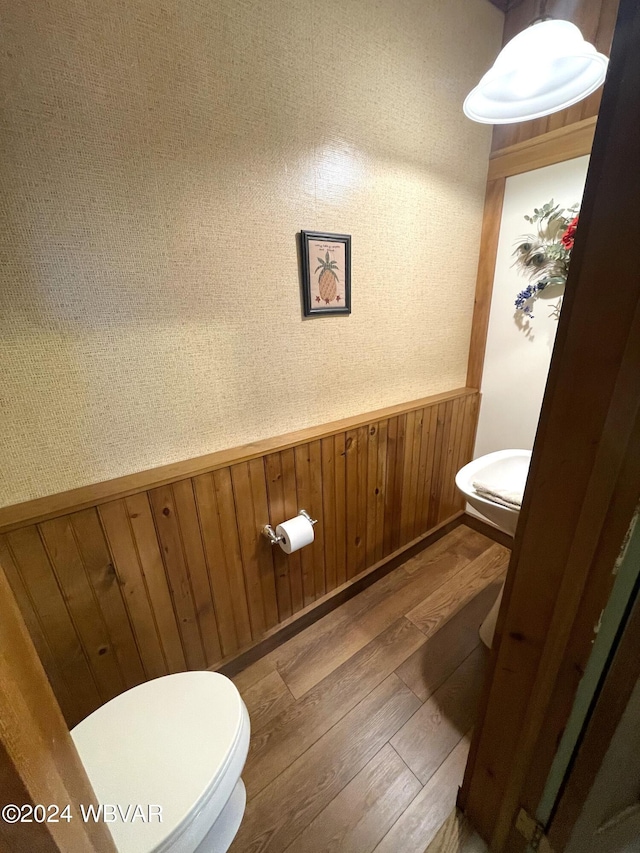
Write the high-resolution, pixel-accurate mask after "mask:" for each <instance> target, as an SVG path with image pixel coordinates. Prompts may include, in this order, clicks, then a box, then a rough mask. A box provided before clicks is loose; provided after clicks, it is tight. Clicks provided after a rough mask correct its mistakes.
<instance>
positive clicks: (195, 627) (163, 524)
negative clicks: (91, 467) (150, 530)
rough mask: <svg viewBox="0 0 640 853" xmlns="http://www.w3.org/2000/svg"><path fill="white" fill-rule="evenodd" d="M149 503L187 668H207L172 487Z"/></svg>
mask: <svg viewBox="0 0 640 853" xmlns="http://www.w3.org/2000/svg"><path fill="white" fill-rule="evenodd" d="M149 502H150V504H151V509H152V511H153V518H154V521H155V525H156V530H157V531H158V539H159V542H160V545H161V551H162V559H163V562H164V565H165V569H166V572H167V578H168V580H169V588H170V590H171V598H172V601H173V607H174V609H175V612H176V616H177V619H178V629H179V631H180V636H181V637H182V647H183V649H184V654H185V659H186V662H187V668H188V669H206V666H207V659H206V656H205V652H204V647H203V644H202V637H201V635H200V626H199V623H198V616H197V612H196V603H195V600H194V594H193V587H192V585H191V578H190V576H189V568H188V566H187V562H186V559H185V554H184V550H183V546H182V536H181V532H180V524H179V518H178V514H177V510H176V504H175V498H174V492H173V486H162V487H161V488H159V489H153V491H151V492H149Z"/></svg>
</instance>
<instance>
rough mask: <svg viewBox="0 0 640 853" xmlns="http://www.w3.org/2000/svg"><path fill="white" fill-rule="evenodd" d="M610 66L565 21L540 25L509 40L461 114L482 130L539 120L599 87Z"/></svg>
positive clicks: (552, 21) (575, 101)
mask: <svg viewBox="0 0 640 853" xmlns="http://www.w3.org/2000/svg"><path fill="white" fill-rule="evenodd" d="M608 62H609V60H608V59H607V57H606V56H604V55H603V54H601V53H598V51H597V50H596V49H595V47H594V46H593V45H592V44H589V42H586V41H585V40H584V39H583V37H582V33H581V32H580V30H579V29H578V27H576V26H575V24H572V23H570V22H569V21H556V20H550V21H541V22H540V23H537V24H533V25H532V26H530V27H528V28H527V29H526V30H523V31H522V32H521V33H518V35H517V36H515V38H512V39H511V41H510V42H508V43H507V44H506V45H505V46H504V47H503V48H502V50H501V51H500V53H499V54H498V58H497V59H496V61H495V62H494V64H493V66H492V67H491V68H490V69H489V71H487V73H486V74H485V75H484V77H483V78H482V80H480V82H479V83H478V85H477V86H476V87H475V89H473V90H472V91H471V92H470V93H469V94H468V95H467V97H466V99H465V102H464V106H463V109H464V112H465V115H466V116H468V117H469V118H470V119H472V120H473V121H478V122H481V123H483V124H510V123H511V122H517V121H527V120H528V119H534V118H540V116H546V115H549V114H550V113H555V112H557V111H558V110H563V109H565V107H570V106H571V105H572V104H576V103H577V102H578V101H581V100H582V99H583V98H586V97H587V95H590V94H591V93H592V92H595V90H596V89H597V88H598V86H601V85H602V83H603V82H604V78H605V75H606V73H607V64H608Z"/></svg>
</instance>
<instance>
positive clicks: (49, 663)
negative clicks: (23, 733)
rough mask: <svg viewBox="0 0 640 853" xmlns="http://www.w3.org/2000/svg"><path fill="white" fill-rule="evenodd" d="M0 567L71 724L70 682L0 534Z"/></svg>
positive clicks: (73, 720)
mask: <svg viewBox="0 0 640 853" xmlns="http://www.w3.org/2000/svg"><path fill="white" fill-rule="evenodd" d="M0 567H1V569H2V570H3V571H4V573H5V575H6V578H7V580H8V581H9V586H10V587H11V591H12V593H13V596H14V598H15V600H16V603H17V605H18V607H19V609H20V613H21V614H22V618H23V619H24V623H25V625H26V626H27V630H28V631H29V634H30V636H31V639H32V641H33V645H34V646H35V649H36V651H37V653H38V657H39V658H40V660H41V662H42V666H43V667H44V670H45V672H46V674H47V678H48V679H49V681H50V682H51V686H52V688H53V692H54V693H55V695H56V698H57V700H58V703H59V705H60V707H61V709H62V713H63V714H64V717H65V719H66V721H67V725H69V726H72V725H74V724H75V723H76V722H78V720H77V713H76V707H75V701H74V698H73V696H72V690H70V688H69V685H68V684H67V683H66V681H65V679H64V675H63V673H62V672H61V670H60V667H59V664H58V660H57V659H56V655H55V652H54V650H53V649H52V648H51V646H50V645H49V641H48V639H47V637H46V634H45V632H44V630H43V626H42V625H41V623H40V617H39V616H38V613H37V611H36V609H35V607H34V605H33V602H32V601H31V596H30V594H29V591H28V589H27V587H26V585H25V583H24V581H23V579H22V575H21V574H20V570H19V568H18V565H17V563H16V562H15V560H14V559H13V554H12V553H11V549H10V548H9V542H8V539H7V536H0Z"/></svg>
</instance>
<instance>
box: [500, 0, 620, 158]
mask: <svg viewBox="0 0 640 853" xmlns="http://www.w3.org/2000/svg"><path fill="white" fill-rule="evenodd" d="M618 2H619V0H548V3H547V14H548V15H551V17H553V18H560V19H563V20H565V21H571V22H572V23H574V24H576V26H578V27H579V28H580V30H581V32H582V35H583V36H584V37H585V39H586V40H587V41H588V42H590V43H591V44H594V45H595V46H596V48H597V50H598V51H600V53H604V54H605V55H606V56H609V53H610V51H611V41H612V39H613V30H614V27H615V22H616V16H617V14H618ZM539 8H540V3H539V0H522V2H519V3H515V4H513V5H512V6H511V8H510V9H509V11H508V12H507V14H506V16H505V26H504V35H503V44H506V43H507V42H508V41H510V40H511V39H512V38H513V37H514V36H515V35H517V33H519V32H521V31H522V30H523V29H525V28H526V27H527V26H529V24H530V23H531V21H533V20H534V18H536V17H537V16H538V14H539ZM601 97H602V87H601V88H600V89H598V90H597V91H596V92H594V93H593V95H590V96H589V97H588V98H585V99H584V100H583V101H580V102H579V103H577V104H574V106H572V107H569V108H568V109H566V110H561V111H560V112H557V113H553V114H552V115H550V116H544V117H543V118H540V119H534V120H533V121H524V122H520V123H518V124H504V125H496V127H495V128H494V131H493V150H494V151H496V150H498V149H502V148H507V147H508V146H510V145H515V144H516V143H518V142H524V141H525V140H527V139H533V138H534V137H536V136H540V135H541V134H543V133H548V132H549V131H551V130H558V129H559V128H561V127H566V126H567V125H571V124H574V123H575V122H579V121H583V120H584V119H587V118H592V117H593V116H597V115H598V110H599V108H600V99H601Z"/></svg>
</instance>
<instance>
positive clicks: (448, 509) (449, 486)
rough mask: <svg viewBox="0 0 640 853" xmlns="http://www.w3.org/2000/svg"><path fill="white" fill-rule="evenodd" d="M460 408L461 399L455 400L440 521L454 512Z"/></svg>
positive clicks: (446, 457) (461, 415)
mask: <svg viewBox="0 0 640 853" xmlns="http://www.w3.org/2000/svg"><path fill="white" fill-rule="evenodd" d="M460 409H461V407H460V400H454V401H453V403H452V415H451V431H450V433H449V441H448V444H447V448H446V456H445V460H444V479H443V483H442V494H441V507H440V516H439V518H438V521H445V520H446V519H447V518H450V517H451V515H453V513H454V508H453V502H454V495H453V493H454V490H455V476H456V473H457V469H456V467H455V465H456V462H457V458H458V454H457V447H458V444H459V442H460V437H461V431H462V419H463V414H462V413H461V411H460Z"/></svg>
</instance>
